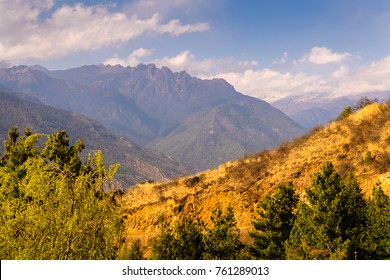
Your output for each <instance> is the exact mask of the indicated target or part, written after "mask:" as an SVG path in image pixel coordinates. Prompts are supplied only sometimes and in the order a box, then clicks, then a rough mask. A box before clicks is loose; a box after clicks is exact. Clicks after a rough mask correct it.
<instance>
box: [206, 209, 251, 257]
mask: <svg viewBox="0 0 390 280" xmlns="http://www.w3.org/2000/svg"><path fill="white" fill-rule="evenodd" d="M210 219H211V222H212V227H211V228H207V229H206V234H205V235H204V239H203V240H204V249H205V252H204V254H203V258H204V259H213V260H235V259H241V258H242V254H243V249H244V245H243V244H242V243H241V241H240V239H239V238H240V230H239V229H238V228H237V222H236V218H235V216H234V213H233V208H232V207H228V208H227V210H226V213H225V214H223V213H222V210H221V208H220V207H217V208H215V209H214V210H212V213H211V217H210Z"/></svg>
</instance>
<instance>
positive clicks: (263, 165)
mask: <svg viewBox="0 0 390 280" xmlns="http://www.w3.org/2000/svg"><path fill="white" fill-rule="evenodd" d="M327 161H331V162H332V163H333V164H334V166H335V168H336V169H337V171H338V173H339V174H340V175H341V176H347V175H348V174H349V172H351V171H352V172H354V174H355V175H356V176H357V180H358V182H359V183H360V186H361V188H362V190H363V192H364V193H365V194H366V195H371V190H372V188H373V186H375V184H381V186H382V188H383V189H384V191H385V192H386V193H388V194H390V103H388V104H373V105H370V106H367V107H365V108H364V109H362V110H361V111H359V112H357V113H355V114H352V115H350V116H349V117H347V118H345V119H343V120H339V121H335V122H332V123H330V124H329V125H326V126H325V127H323V128H317V129H316V130H314V131H312V132H311V133H310V134H307V135H305V136H303V137H301V138H299V139H296V140H294V141H292V142H290V143H286V144H284V145H282V146H279V147H278V148H276V149H275V150H273V151H265V152H261V153H257V154H254V155H251V156H248V157H245V158H242V159H241V160H238V161H232V162H228V163H226V164H224V165H221V166H220V167H219V168H217V169H211V170H208V171H205V172H202V173H199V174H197V175H196V176H191V177H186V178H181V179H177V180H175V181H172V182H169V183H161V184H141V185H138V186H136V187H134V188H132V189H130V190H129V191H128V192H127V193H126V195H125V197H124V201H123V207H124V209H125V212H126V213H127V220H126V230H127V234H128V236H131V237H133V238H140V239H141V240H142V241H143V242H145V243H144V244H147V240H149V239H150V238H151V237H153V236H154V235H155V234H156V232H158V228H157V227H158V219H159V217H160V216H161V215H166V216H167V218H168V220H169V221H175V220H177V218H178V217H180V216H183V215H189V214H194V215H197V216H199V217H200V218H202V219H203V220H205V221H206V223H207V222H209V215H210V211H211V209H213V208H215V207H216V206H217V205H220V206H221V207H223V208H225V207H227V206H228V205H231V206H232V207H233V209H234V213H235V215H236V218H237V225H238V227H239V228H240V229H241V233H242V238H243V239H246V238H248V235H247V234H248V230H249V229H250V228H251V217H252V216H253V211H254V209H255V208H256V205H257V203H258V202H259V201H261V200H262V199H263V198H264V196H265V195H266V194H267V193H270V192H272V191H273V190H275V188H276V187H277V186H278V185H279V184H283V183H288V182H292V183H293V184H294V185H295V186H296V189H297V191H298V193H300V194H302V193H303V190H304V188H305V187H307V186H309V185H310V184H311V178H312V176H313V174H314V173H315V172H318V171H320V167H321V166H322V165H323V164H325V163H326V162H327Z"/></svg>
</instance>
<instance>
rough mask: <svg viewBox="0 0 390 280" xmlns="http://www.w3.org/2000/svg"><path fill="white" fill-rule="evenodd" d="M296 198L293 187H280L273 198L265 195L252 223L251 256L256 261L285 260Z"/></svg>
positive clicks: (293, 219)
mask: <svg viewBox="0 0 390 280" xmlns="http://www.w3.org/2000/svg"><path fill="white" fill-rule="evenodd" d="M297 203H298V196H297V195H296V194H295V191H294V188H293V186H292V185H291V184H290V185H287V186H285V185H280V186H279V187H278V192H277V193H276V194H274V195H273V196H270V195H267V196H266V197H265V198H264V200H263V201H262V202H261V203H260V209H259V210H258V211H257V213H258V215H259V217H258V218H257V219H255V220H254V221H253V230H252V231H251V232H250V233H249V234H250V236H251V237H252V238H253V246H251V248H250V251H251V254H252V255H253V256H254V257H255V258H256V259H268V260H282V259H286V251H285V242H286V241H287V240H288V238H289V236H290V232H291V229H292V227H293V224H294V221H295V209H296V207H297Z"/></svg>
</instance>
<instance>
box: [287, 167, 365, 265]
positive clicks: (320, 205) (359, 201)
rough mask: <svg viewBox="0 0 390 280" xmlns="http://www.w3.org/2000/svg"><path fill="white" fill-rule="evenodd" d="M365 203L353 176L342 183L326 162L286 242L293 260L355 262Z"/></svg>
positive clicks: (316, 177) (300, 208)
mask: <svg viewBox="0 0 390 280" xmlns="http://www.w3.org/2000/svg"><path fill="white" fill-rule="evenodd" d="M364 213H365V201H364V199H363V195H362V193H361V190H360V188H359V185H358V184H357V182H356V179H355V178H354V177H353V176H350V178H349V179H348V180H346V181H345V182H343V181H342V180H341V178H340V176H339V175H338V174H337V172H336V171H335V169H334V167H333V165H332V164H331V163H329V162H328V163H326V164H325V165H324V166H323V167H322V170H321V172H319V173H316V174H315V175H314V177H313V180H312V188H310V189H307V190H306V201H304V202H302V203H300V206H299V207H298V214H297V218H296V221H295V223H294V226H293V228H292V231H291V234H290V238H289V241H288V243H287V256H288V258H292V259H354V258H355V257H356V254H361V252H360V251H361V250H360V248H359V241H358V240H359V238H360V236H361V234H362V230H363V228H364V226H365V214H364Z"/></svg>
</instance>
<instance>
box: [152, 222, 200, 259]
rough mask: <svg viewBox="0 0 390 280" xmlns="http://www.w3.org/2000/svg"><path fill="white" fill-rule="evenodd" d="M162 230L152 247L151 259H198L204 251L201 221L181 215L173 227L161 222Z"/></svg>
mask: <svg viewBox="0 0 390 280" xmlns="http://www.w3.org/2000/svg"><path fill="white" fill-rule="evenodd" d="M161 228H162V232H161V234H160V236H159V237H158V238H157V240H156V241H155V242H154V244H153V247H152V255H153V259H158V260H200V259H201V258H202V254H203V251H204V247H203V234H202V231H203V223H201V222H200V221H198V220H195V219H194V218H193V217H183V218H182V219H181V220H179V221H178V222H176V223H175V226H174V229H173V230H169V227H168V226H167V225H166V224H165V222H163V223H162V226H161Z"/></svg>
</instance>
